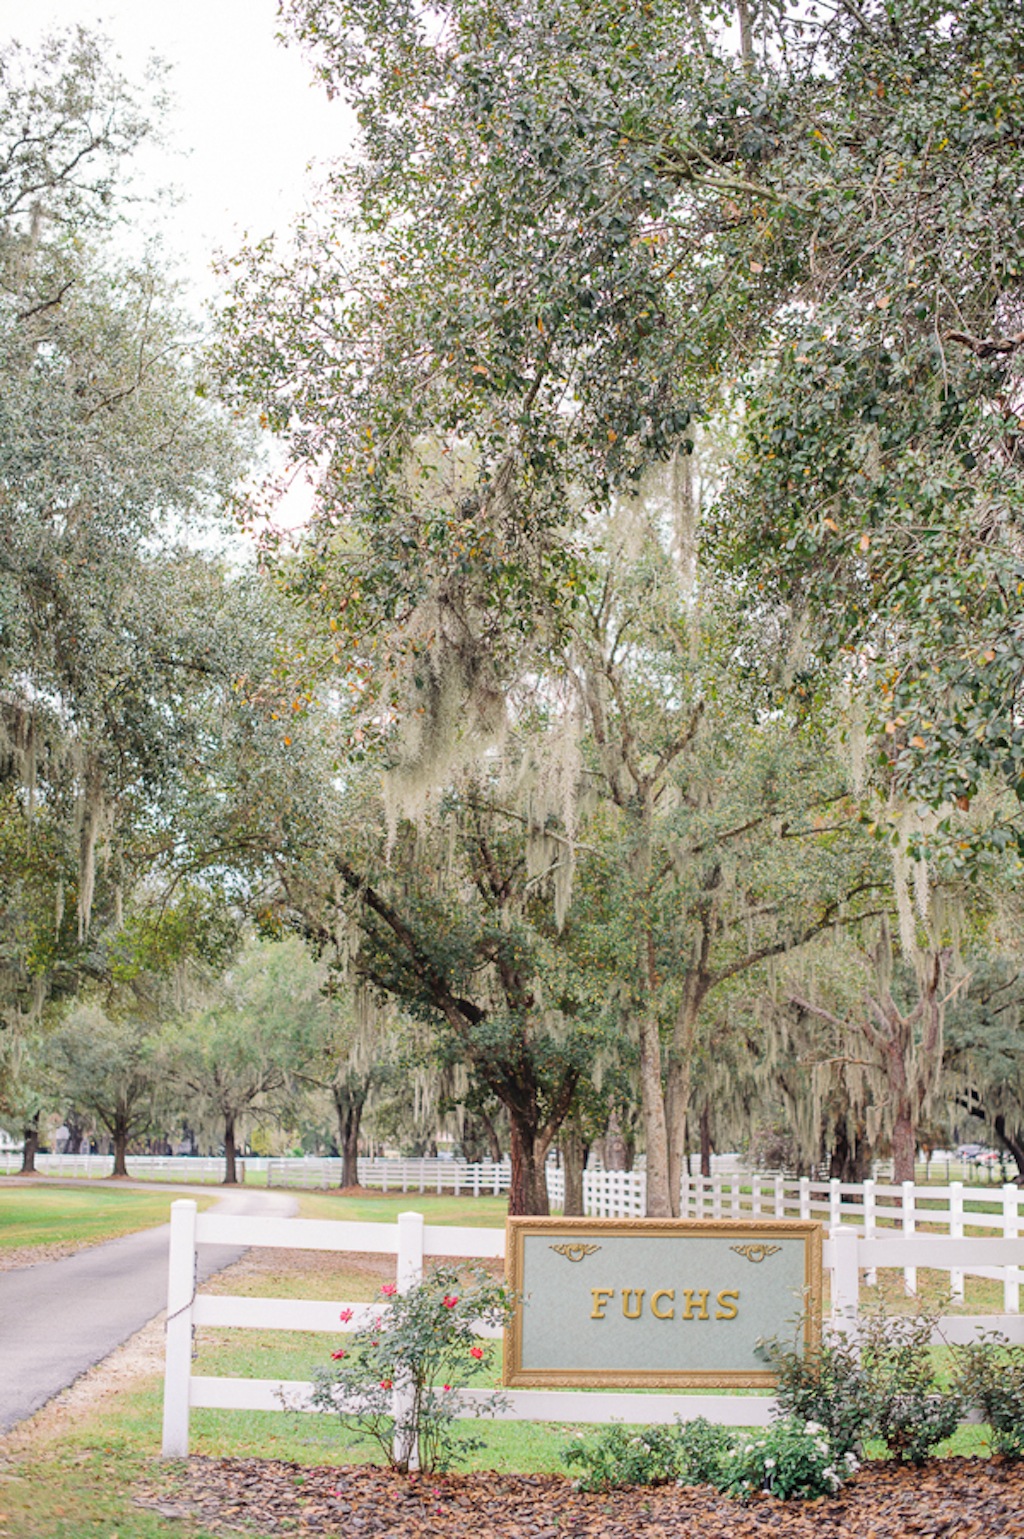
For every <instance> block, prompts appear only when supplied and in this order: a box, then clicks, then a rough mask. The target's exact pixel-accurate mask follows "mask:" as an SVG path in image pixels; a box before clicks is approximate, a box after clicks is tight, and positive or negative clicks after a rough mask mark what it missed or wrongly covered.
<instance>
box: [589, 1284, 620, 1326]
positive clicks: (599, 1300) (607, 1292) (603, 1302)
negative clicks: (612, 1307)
mask: <svg viewBox="0 0 1024 1539" xmlns="http://www.w3.org/2000/svg"><path fill="white" fill-rule="evenodd" d="M590 1296H591V1298H592V1299H593V1300H594V1307H593V1309H592V1310H591V1311H590V1318H591V1319H592V1320H603V1319H604V1312H605V1310H606V1309H607V1308H608V1304H609V1302H610V1300H611V1299H613V1298H614V1297H615V1289H614V1288H591V1290H590Z"/></svg>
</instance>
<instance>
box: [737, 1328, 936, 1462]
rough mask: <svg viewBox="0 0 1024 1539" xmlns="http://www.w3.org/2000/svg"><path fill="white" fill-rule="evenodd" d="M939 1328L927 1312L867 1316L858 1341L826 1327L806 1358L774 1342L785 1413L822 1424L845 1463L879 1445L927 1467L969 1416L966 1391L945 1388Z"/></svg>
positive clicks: (768, 1352)
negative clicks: (935, 1346) (874, 1441)
mask: <svg viewBox="0 0 1024 1539" xmlns="http://www.w3.org/2000/svg"><path fill="white" fill-rule="evenodd" d="M933 1325H934V1317H933V1316H932V1315H930V1314H928V1313H927V1312H922V1313H919V1314H915V1315H886V1314H884V1313H879V1314H874V1315H863V1316H861V1318H860V1320H859V1322H858V1330H857V1332H856V1333H855V1334H853V1333H851V1334H850V1335H846V1334H845V1333H844V1332H842V1331H836V1330H829V1329H828V1328H826V1329H825V1330H824V1331H823V1332H822V1336H821V1341H820V1343H819V1344H818V1346H817V1347H815V1348H812V1349H811V1350H809V1351H806V1352H805V1351H803V1350H802V1345H801V1344H799V1343H798V1344H797V1345H795V1346H793V1347H788V1346H783V1345H781V1344H780V1343H779V1342H778V1341H770V1342H767V1343H766V1344H765V1347H764V1355H765V1357H766V1359H767V1361H768V1362H769V1363H770V1364H771V1366H772V1368H773V1369H774V1370H775V1372H776V1373H777V1374H778V1376H779V1379H778V1389H777V1391H776V1396H777V1399H778V1404H779V1412H780V1414H781V1415H783V1416H795V1417H797V1418H801V1419H803V1420H804V1421H808V1420H810V1421H813V1422H817V1423H819V1424H820V1425H821V1426H822V1427H824V1429H825V1432H826V1434H827V1436H828V1439H829V1442H830V1443H831V1445H832V1447H833V1449H834V1450H835V1453H836V1454H837V1456H838V1457H840V1458H843V1457H844V1456H845V1455H846V1454H848V1453H854V1454H860V1452H861V1450H862V1448H863V1444H864V1443H865V1441H866V1440H867V1439H869V1438H878V1439H880V1440H881V1441H882V1442H883V1443H884V1444H885V1446H886V1450H887V1451H888V1453H889V1454H891V1455H893V1456H894V1457H895V1458H897V1459H899V1460H901V1461H902V1462H904V1463H908V1464H920V1463H922V1462H923V1461H924V1460H925V1459H926V1458H927V1457H928V1456H929V1454H931V1453H932V1452H933V1451H934V1449H935V1448H937V1447H938V1445H939V1444H940V1443H942V1442H944V1441H945V1440H946V1438H948V1437H951V1436H952V1434H953V1433H954V1432H955V1431H956V1428H957V1425H958V1424H959V1421H960V1418H961V1416H962V1414H963V1396H962V1395H961V1394H960V1392H959V1391H958V1390H957V1389H952V1390H950V1389H944V1388H943V1387H942V1385H941V1384H940V1383H939V1380H938V1376H937V1372H936V1368H935V1364H934V1360H933V1355H932V1350H931V1334H932V1327H933Z"/></svg>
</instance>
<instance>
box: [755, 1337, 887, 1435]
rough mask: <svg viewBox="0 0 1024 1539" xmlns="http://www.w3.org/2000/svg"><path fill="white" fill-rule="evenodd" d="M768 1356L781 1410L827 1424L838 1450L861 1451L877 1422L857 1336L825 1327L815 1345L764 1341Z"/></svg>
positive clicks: (791, 1415) (784, 1414) (804, 1420)
mask: <svg viewBox="0 0 1024 1539" xmlns="http://www.w3.org/2000/svg"><path fill="white" fill-rule="evenodd" d="M764 1355H765V1357H766V1359H767V1361H768V1362H769V1364H770V1365H771V1367H772V1368H773V1370H774V1371H775V1372H776V1373H777V1374H778V1386H777V1388H776V1391H775V1397H776V1400H777V1402H778V1407H779V1414H780V1415H781V1416H783V1417H786V1418H794V1417H795V1418H796V1419H797V1420H798V1421H802V1422H805V1423H806V1422H815V1423H817V1424H818V1425H820V1426H822V1427H824V1429H825V1432H826V1434H827V1436H828V1439H829V1442H830V1443H831V1445H832V1447H833V1449H834V1450H835V1452H836V1454H837V1455H838V1456H839V1457H840V1458H842V1457H843V1456H845V1455H846V1454H848V1453H855V1454H860V1452H861V1450H862V1446H863V1442H864V1439H865V1438H866V1437H868V1436H870V1434H871V1429H872V1426H873V1423H874V1402H873V1396H872V1390H871V1384H870V1382H869V1379H868V1375H867V1373H866V1372H865V1369H864V1367H863V1365H862V1363H861V1354H860V1350H859V1347H858V1345H857V1342H856V1340H855V1339H854V1338H853V1337H851V1336H849V1335H847V1334H846V1333H845V1332H843V1331H837V1330H830V1329H829V1328H828V1327H827V1326H826V1327H825V1328H824V1329H823V1331H822V1333H821V1339H820V1341H819V1342H818V1344H817V1345H816V1346H814V1347H810V1348H808V1349H807V1350H804V1348H803V1345H802V1341H800V1339H799V1338H798V1342H797V1344H796V1345H794V1346H793V1347H788V1346H787V1347H784V1346H782V1345H781V1344H780V1343H779V1342H778V1341H769V1342H767V1343H766V1344H765V1347H764Z"/></svg>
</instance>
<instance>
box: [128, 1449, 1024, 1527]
mask: <svg viewBox="0 0 1024 1539" xmlns="http://www.w3.org/2000/svg"><path fill="white" fill-rule="evenodd" d="M168 1494H169V1493H168V1491H167V1487H166V1485H163V1486H162V1488H161V1490H160V1491H159V1492H157V1491H152V1492H145V1491H140V1492H138V1493H137V1494H136V1497H135V1500H136V1502H137V1504H138V1505H140V1506H143V1507H148V1508H151V1509H154V1510H156V1511H160V1510H161V1504H162V1505H163V1507H168V1506H173V1507H174V1509H175V1512H176V1513H181V1512H183V1511H184V1510H186V1509H187V1510H188V1511H189V1512H190V1513H192V1514H193V1515H194V1516H195V1517H196V1518H197V1519H198V1520H199V1521H200V1522H202V1524H203V1525H204V1526H205V1527H206V1528H207V1529H209V1530H210V1532H212V1533H227V1532H229V1531H231V1530H237V1529H239V1528H244V1529H249V1530H250V1531H251V1530H252V1529H254V1528H255V1529H256V1530H257V1531H258V1532H260V1533H261V1534H264V1533H265V1534H271V1535H272V1534H286V1533H296V1532H298V1533H301V1534H311V1535H312V1534H325V1535H328V1534H329V1535H335V1534H336V1535H341V1534H345V1535H358V1536H366V1539H377V1536H380V1539H383V1536H385V1535H386V1536H388V1539H567V1536H572V1539H636V1536H637V1535H638V1534H641V1533H642V1534H643V1536H644V1539H691V1536H692V1535H694V1534H700V1535H702V1536H704V1539H754V1536H755V1535H765V1534H771V1535H773V1536H777V1539H840V1536H843V1539H915V1536H921V1539H1024V1468H1022V1467H1021V1466H1019V1465H1015V1464H1011V1463H1007V1462H1004V1461H1002V1460H999V1459H965V1458H956V1459H936V1460H932V1462H931V1463H930V1464H927V1465H925V1466H924V1467H923V1468H921V1469H917V1470H914V1469H903V1468H900V1467H898V1466H896V1465H893V1464H886V1463H869V1464H867V1465H865V1466H864V1468H863V1469H862V1470H861V1471H860V1472H859V1473H858V1474H857V1475H856V1476H855V1478H854V1479H853V1480H851V1481H850V1482H849V1484H848V1485H846V1486H845V1487H844V1488H843V1490H842V1491H841V1492H840V1494H839V1495H838V1496H835V1497H829V1498H823V1499H821V1500H819V1501H815V1502H780V1501H777V1500H775V1498H774V1497H766V1496H765V1497H759V1498H756V1499H755V1500H754V1501H752V1502H750V1503H748V1504H747V1505H743V1504H741V1503H740V1502H736V1501H733V1500H731V1499H730V1498H729V1497H727V1496H723V1495H722V1494H721V1493H720V1492H718V1491H715V1490H713V1489H711V1487H709V1486H694V1487H688V1488H677V1487H675V1486H660V1487H656V1488H651V1487H645V1488H638V1489H633V1490H628V1491H615V1492H612V1493H611V1494H609V1495H602V1496H596V1495H588V1494H585V1493H583V1492H580V1491H576V1490H574V1489H573V1486H572V1483H571V1482H570V1481H569V1480H568V1479H566V1478H565V1477H564V1476H561V1475H502V1474H494V1473H491V1472H477V1473H474V1474H468V1475H446V1476H436V1475H435V1476H429V1477H425V1476H420V1477H415V1476H413V1477H409V1478H405V1477H402V1476H399V1475H392V1474H390V1473H389V1472H388V1471H386V1470H381V1469H377V1468H375V1467H373V1466H370V1465H354V1466H348V1467H343V1468H338V1469H334V1468H330V1467H327V1466H318V1467H310V1468H305V1467H302V1466H300V1465H296V1464H288V1463H283V1462H279V1461H276V1460H270V1459H211V1458H193V1459H190V1460H189V1462H188V1466H187V1469H186V1471H185V1473H184V1475H183V1476H182V1477H181V1479H180V1480H179V1481H177V1482H175V1489H174V1492H173V1496H172V1497H171V1502H170V1503H169V1502H168Z"/></svg>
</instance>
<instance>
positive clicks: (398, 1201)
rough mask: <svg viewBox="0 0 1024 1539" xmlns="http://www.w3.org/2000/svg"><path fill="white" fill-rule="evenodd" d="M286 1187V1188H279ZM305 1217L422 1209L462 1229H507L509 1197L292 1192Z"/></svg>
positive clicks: (385, 1220) (392, 1217)
mask: <svg viewBox="0 0 1024 1539" xmlns="http://www.w3.org/2000/svg"><path fill="white" fill-rule="evenodd" d="M275 1190H281V1191H284V1190H286V1188H284V1187H281V1188H275ZM289 1195H290V1196H292V1197H296V1198H297V1199H298V1203H299V1216H300V1217H301V1218H340V1219H346V1220H347V1221H348V1222H349V1223H360V1224H393V1223H395V1221H396V1220H397V1218H398V1215H399V1213H422V1214H423V1217H424V1219H425V1220H426V1222H427V1223H428V1224H447V1225H451V1226H453V1227H455V1228H459V1229H503V1228H504V1226H505V1217H506V1215H507V1213H508V1198H507V1197H453V1196H452V1195H451V1194H450V1193H449V1194H448V1195H447V1196H441V1197H438V1196H437V1195H436V1194H435V1195H431V1194H430V1193H429V1192H367V1194H366V1196H365V1197H348V1196H342V1195H341V1193H339V1192H290V1193H289Z"/></svg>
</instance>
